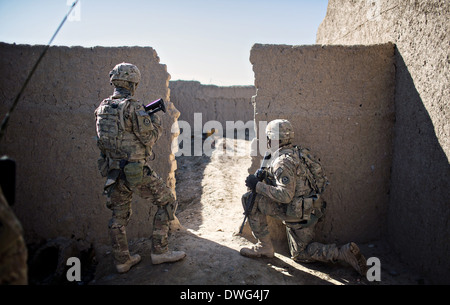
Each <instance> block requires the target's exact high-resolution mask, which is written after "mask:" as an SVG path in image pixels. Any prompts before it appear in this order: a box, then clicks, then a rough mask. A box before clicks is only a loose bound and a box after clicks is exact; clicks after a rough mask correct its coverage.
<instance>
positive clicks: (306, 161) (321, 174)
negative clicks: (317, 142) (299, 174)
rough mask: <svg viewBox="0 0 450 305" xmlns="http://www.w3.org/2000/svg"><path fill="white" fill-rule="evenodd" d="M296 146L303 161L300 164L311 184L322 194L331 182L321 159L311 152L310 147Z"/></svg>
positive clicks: (316, 191) (317, 192)
mask: <svg viewBox="0 0 450 305" xmlns="http://www.w3.org/2000/svg"><path fill="white" fill-rule="evenodd" d="M295 148H296V149H297V151H298V156H299V157H300V160H301V161H303V162H300V165H299V166H300V167H301V168H302V170H303V172H304V173H305V176H306V179H307V180H308V182H309V185H310V186H311V188H312V189H313V190H314V191H315V193H316V194H322V193H323V192H324V191H325V188H326V187H327V185H328V184H330V182H329V181H328V178H327V176H326V175H325V171H324V170H323V167H322V164H320V161H319V160H318V159H317V158H316V157H315V156H313V155H312V154H311V151H310V150H309V149H308V148H301V147H298V146H295Z"/></svg>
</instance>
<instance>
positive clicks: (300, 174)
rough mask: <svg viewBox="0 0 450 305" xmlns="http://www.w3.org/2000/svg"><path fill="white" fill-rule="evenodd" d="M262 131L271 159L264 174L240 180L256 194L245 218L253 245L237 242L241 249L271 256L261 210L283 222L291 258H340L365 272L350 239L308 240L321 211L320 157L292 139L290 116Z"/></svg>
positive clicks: (323, 182) (246, 198) (253, 254)
mask: <svg viewBox="0 0 450 305" xmlns="http://www.w3.org/2000/svg"><path fill="white" fill-rule="evenodd" d="M266 135H267V141H268V147H269V148H270V149H271V152H272V157H271V160H270V161H269V162H270V164H269V165H268V166H267V167H266V170H265V171H264V174H261V172H258V175H257V176H256V175H249V176H248V177H247V179H246V181H245V184H246V185H247V187H249V188H250V190H252V191H253V192H254V194H256V195H255V196H256V197H255V201H254V206H253V207H252V209H251V212H250V214H249V216H248V219H249V224H250V228H251V229H252V231H253V235H254V236H255V237H256V238H257V239H258V240H259V242H258V243H257V244H256V245H255V246H254V247H252V248H242V249H241V251H240V253H241V255H243V256H247V257H273V256H274V249H273V246H272V241H271V239H270V234H269V230H268V224H267V220H266V215H269V216H272V217H275V218H278V219H280V220H282V221H283V223H284V224H285V225H286V232H287V238H288V244H289V250H290V252H291V257H292V259H293V260H294V261H297V262H313V261H321V262H333V263H334V262H337V261H341V262H346V263H349V264H350V265H351V266H352V267H353V268H354V269H355V270H356V271H357V272H358V273H359V274H361V275H365V273H366V268H367V266H366V260H365V258H364V256H363V255H362V254H361V253H360V251H359V248H358V246H357V245H356V244H355V243H353V242H351V243H348V244H346V245H344V246H342V247H337V246H336V245H335V244H329V245H324V244H321V243H318V242H312V241H313V238H314V227H315V225H316V223H317V221H318V220H319V219H320V218H321V217H322V216H323V212H324V207H323V206H322V203H321V200H320V198H319V195H320V193H322V192H323V191H324V189H325V187H326V185H327V183H328V180H327V179H326V177H325V175H324V174H323V170H322V168H321V166H320V163H319V162H317V161H315V159H314V158H313V157H312V156H311V155H310V154H309V151H308V150H307V149H301V148H300V147H298V146H295V145H293V144H292V143H291V141H292V139H293V138H294V131H293V128H292V125H291V123H290V122H289V121H287V120H274V121H271V122H270V123H269V124H268V125H267V128H266ZM277 144H278V146H277ZM309 164H311V165H312V166H308V165H309ZM261 180H263V181H261ZM251 195H252V192H248V193H246V194H244V195H243V196H242V203H243V205H244V209H246V210H247V205H248V204H249V198H250V196H251Z"/></svg>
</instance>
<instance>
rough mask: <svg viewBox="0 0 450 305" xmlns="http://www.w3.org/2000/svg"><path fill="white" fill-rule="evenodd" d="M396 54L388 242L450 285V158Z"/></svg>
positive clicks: (428, 274) (410, 261) (427, 273)
mask: <svg viewBox="0 0 450 305" xmlns="http://www.w3.org/2000/svg"><path fill="white" fill-rule="evenodd" d="M395 53H396V54H395V56H396V94H395V112H396V122H395V126H394V134H395V136H394V143H393V161H392V169H391V187H390V204H389V211H388V230H387V231H388V234H387V240H388V241H389V242H390V244H391V245H392V247H393V249H394V250H395V251H396V252H397V253H398V254H399V256H400V258H401V259H402V260H404V261H405V262H407V263H408V264H410V265H411V266H413V267H416V268H417V269H419V270H418V271H419V272H421V273H423V275H425V277H428V278H430V279H433V280H434V281H436V282H439V283H444V282H445V283H447V284H449V283H450V278H449V277H448V273H447V271H448V270H450V262H449V261H448V256H449V255H450V246H449V245H450V221H449V220H450V200H449V198H450V185H449V182H450V165H449V160H448V158H447V156H446V154H445V152H444V151H443V149H442V147H441V144H440V143H439V140H438V137H437V135H436V132H435V127H434V124H433V120H432V119H431V117H430V115H429V113H428V110H427V108H426V106H425V105H424V101H423V100H422V97H421V96H420V93H419V92H418V90H417V88H416V85H415V84H414V80H413V77H412V76H411V74H410V72H409V70H408V66H407V65H406V63H405V61H404V58H403V56H402V54H401V53H400V52H399V50H398V49H397V48H396V52H395ZM442 98H445V97H442ZM434 102H436V103H437V102H440V103H442V105H443V103H444V100H439V98H436V97H435V98H434ZM428 103H429V102H428ZM427 106H428V107H430V105H427ZM430 258H433V259H431V260H430Z"/></svg>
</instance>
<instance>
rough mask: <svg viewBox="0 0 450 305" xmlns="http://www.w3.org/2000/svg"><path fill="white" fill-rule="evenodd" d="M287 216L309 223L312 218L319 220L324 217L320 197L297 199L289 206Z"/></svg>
mask: <svg viewBox="0 0 450 305" xmlns="http://www.w3.org/2000/svg"><path fill="white" fill-rule="evenodd" d="M286 215H287V216H289V217H294V218H299V219H301V220H304V221H309V220H310V219H311V217H312V216H314V217H315V218H317V219H319V218H321V217H322V216H323V213H322V204H321V201H319V195H313V196H311V197H307V198H304V197H297V198H294V200H293V201H292V202H291V203H289V204H288V207H287V209H286Z"/></svg>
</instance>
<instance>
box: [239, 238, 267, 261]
mask: <svg viewBox="0 0 450 305" xmlns="http://www.w3.org/2000/svg"><path fill="white" fill-rule="evenodd" d="M239 253H241V255H243V256H246V257H251V258H255V257H269V258H272V257H274V253H275V251H274V249H273V245H272V240H271V239H270V235H267V236H266V237H264V238H261V239H260V240H259V242H258V243H257V244H256V245H255V246H253V247H251V248H242V249H241V250H240V251H239Z"/></svg>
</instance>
